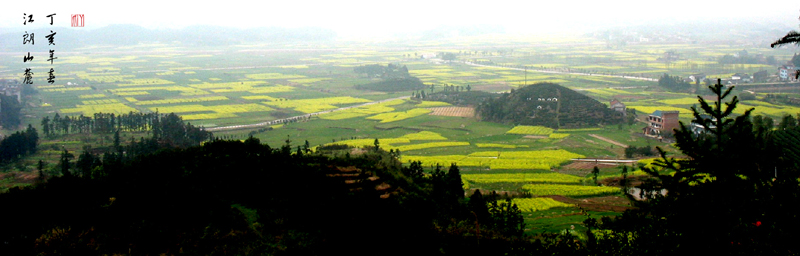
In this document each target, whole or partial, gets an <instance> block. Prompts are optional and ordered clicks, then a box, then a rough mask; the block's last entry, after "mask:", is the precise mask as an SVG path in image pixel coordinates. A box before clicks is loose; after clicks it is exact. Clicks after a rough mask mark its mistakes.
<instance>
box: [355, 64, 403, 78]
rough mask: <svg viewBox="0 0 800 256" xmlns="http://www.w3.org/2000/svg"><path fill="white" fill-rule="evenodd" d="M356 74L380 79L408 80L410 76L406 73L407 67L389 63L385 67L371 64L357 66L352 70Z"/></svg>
mask: <svg viewBox="0 0 800 256" xmlns="http://www.w3.org/2000/svg"><path fill="white" fill-rule="evenodd" d="M353 71H354V72H356V73H357V74H365V75H367V77H380V78H408V77H411V75H410V74H409V73H408V67H406V66H405V65H403V66H399V65H394V64H392V63H389V64H388V65H386V66H383V65H380V64H371V65H364V66H358V67H355V68H353Z"/></svg>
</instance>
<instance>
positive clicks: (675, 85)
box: [658, 73, 694, 92]
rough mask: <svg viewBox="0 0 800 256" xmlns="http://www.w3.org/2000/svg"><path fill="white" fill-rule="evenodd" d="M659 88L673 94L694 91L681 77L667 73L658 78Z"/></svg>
mask: <svg viewBox="0 0 800 256" xmlns="http://www.w3.org/2000/svg"><path fill="white" fill-rule="evenodd" d="M658 86H660V87H662V88H664V89H666V90H669V91H673V92H691V91H692V89H694V88H693V87H692V85H691V84H689V83H687V82H685V81H683V78H681V77H680V76H670V75H669V74H666V73H664V75H662V76H661V77H659V78H658Z"/></svg>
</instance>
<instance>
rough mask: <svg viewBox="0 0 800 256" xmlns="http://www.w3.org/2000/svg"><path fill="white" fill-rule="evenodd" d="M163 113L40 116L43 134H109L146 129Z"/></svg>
mask: <svg viewBox="0 0 800 256" xmlns="http://www.w3.org/2000/svg"><path fill="white" fill-rule="evenodd" d="M163 116H164V114H159V113H157V112H154V113H141V112H130V113H128V114H121V115H117V114H114V113H95V114H94V115H92V116H84V115H83V114H81V115H79V116H63V117H62V116H61V115H59V114H58V113H56V114H55V115H54V116H53V118H50V116H45V117H44V118H42V122H41V125H42V133H44V135H45V136H48V137H50V136H53V135H58V134H74V133H92V134H111V133H114V131H128V132H133V131H147V130H150V129H151V128H152V127H153V124H154V123H157V119H159V118H161V117H163Z"/></svg>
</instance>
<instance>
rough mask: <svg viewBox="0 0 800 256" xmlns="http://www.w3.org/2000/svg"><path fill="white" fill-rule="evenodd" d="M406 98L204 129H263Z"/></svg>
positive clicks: (405, 97)
mask: <svg viewBox="0 0 800 256" xmlns="http://www.w3.org/2000/svg"><path fill="white" fill-rule="evenodd" d="M408 98H411V96H403V97H397V98H391V99H385V100H379V101H373V102H368V103H364V104H360V105H355V106H349V107H343V108H337V109H331V110H325V111H320V112H316V113H309V114H305V115H299V116H293V117H287V118H281V119H276V120H271V121H266V122H261V123H257V124H241V125H230V126H220V127H212V128H206V131H210V132H216V131H223V130H237V129H252V128H258V127H263V126H268V125H276V124H282V123H286V122H289V121H292V120H301V119H305V118H309V117H312V116H316V115H320V114H325V113H331V112H336V111H342V110H347V109H351V108H357V107H363V106H368V105H372V104H378V103H383V102H387V101H393V100H399V99H408Z"/></svg>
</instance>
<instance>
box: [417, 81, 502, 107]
mask: <svg viewBox="0 0 800 256" xmlns="http://www.w3.org/2000/svg"><path fill="white" fill-rule="evenodd" d="M419 95H420V94H419V93H417V94H416V96H417V97H419ZM413 96H415V95H412V97H413ZM424 96H425V100H434V101H444V102H447V103H450V104H453V105H456V106H477V105H479V104H481V103H483V102H484V101H487V100H489V99H492V98H496V97H498V96H499V95H497V94H494V93H488V92H483V91H472V88H471V87H470V86H469V85H467V91H464V90H461V91H451V90H447V91H438V92H435V93H430V94H424Z"/></svg>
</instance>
